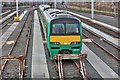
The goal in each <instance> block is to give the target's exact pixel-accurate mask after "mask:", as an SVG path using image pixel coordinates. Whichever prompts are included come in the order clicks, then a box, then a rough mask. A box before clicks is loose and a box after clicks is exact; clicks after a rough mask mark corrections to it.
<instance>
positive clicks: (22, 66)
mask: <svg viewBox="0 0 120 80" xmlns="http://www.w3.org/2000/svg"><path fill="white" fill-rule="evenodd" d="M28 16H29V13H28V15H27V17H26V19H25V21H24V23H23V25H22V28H21V29H20V31H19V32H18V35H17V37H16V39H15V43H14V44H13V45H12V47H11V49H10V51H9V53H8V55H7V56H2V57H0V59H5V61H4V63H3V65H0V68H1V69H0V71H1V75H2V72H3V71H4V69H5V66H6V64H7V62H8V60H19V78H20V79H23V75H24V70H25V62H26V61H25V58H26V56H27V51H28V47H29V41H30V34H31V27H29V30H28V34H27V43H26V45H25V51H24V55H20V56H11V54H12V52H13V49H14V47H15V46H16V44H17V41H18V39H19V37H20V35H21V33H22V30H23V28H24V26H25V23H26V20H27V18H28ZM21 56H22V57H23V58H22V59H21V58H19V57H21ZM10 57H12V58H10Z"/></svg>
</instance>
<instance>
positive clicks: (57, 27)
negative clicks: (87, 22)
mask: <svg viewBox="0 0 120 80" xmlns="http://www.w3.org/2000/svg"><path fill="white" fill-rule="evenodd" d="M64 33H65V27H64V24H53V25H52V34H64Z"/></svg>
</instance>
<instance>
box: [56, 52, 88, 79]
mask: <svg viewBox="0 0 120 80" xmlns="http://www.w3.org/2000/svg"><path fill="white" fill-rule="evenodd" d="M86 56H87V55H86V54H58V55H55V60H54V63H55V70H56V71H57V73H58V75H59V79H60V80H64V79H65V77H64V69H63V61H62V60H63V59H77V60H79V61H78V63H77V62H76V61H75V60H73V62H74V64H75V66H76V68H77V70H78V71H79V73H80V78H81V79H82V80H87V74H86V69H85V64H84V60H85V58H86Z"/></svg>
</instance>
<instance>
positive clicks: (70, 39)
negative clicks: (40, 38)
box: [50, 36, 80, 45]
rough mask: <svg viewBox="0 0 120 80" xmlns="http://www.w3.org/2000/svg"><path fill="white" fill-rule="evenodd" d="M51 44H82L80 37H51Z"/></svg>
mask: <svg viewBox="0 0 120 80" xmlns="http://www.w3.org/2000/svg"><path fill="white" fill-rule="evenodd" d="M50 42H60V44H66V45H67V44H71V42H80V36H50Z"/></svg>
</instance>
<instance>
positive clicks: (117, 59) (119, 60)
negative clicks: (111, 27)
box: [83, 33, 120, 63]
mask: <svg viewBox="0 0 120 80" xmlns="http://www.w3.org/2000/svg"><path fill="white" fill-rule="evenodd" d="M83 35H84V36H85V37H87V38H89V37H88V36H87V35H85V34H84V33H83ZM91 41H92V42H93V43H94V44H96V45H97V46H98V47H99V48H101V49H102V50H104V51H105V52H106V53H107V54H109V55H110V56H111V57H113V58H114V59H115V60H116V61H118V62H119V63H120V59H119V58H118V57H116V56H115V55H113V54H112V53H111V52H109V51H108V50H107V49H105V48H104V47H102V46H101V45H100V44H98V43H97V42H95V41H94V40H91Z"/></svg>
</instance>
